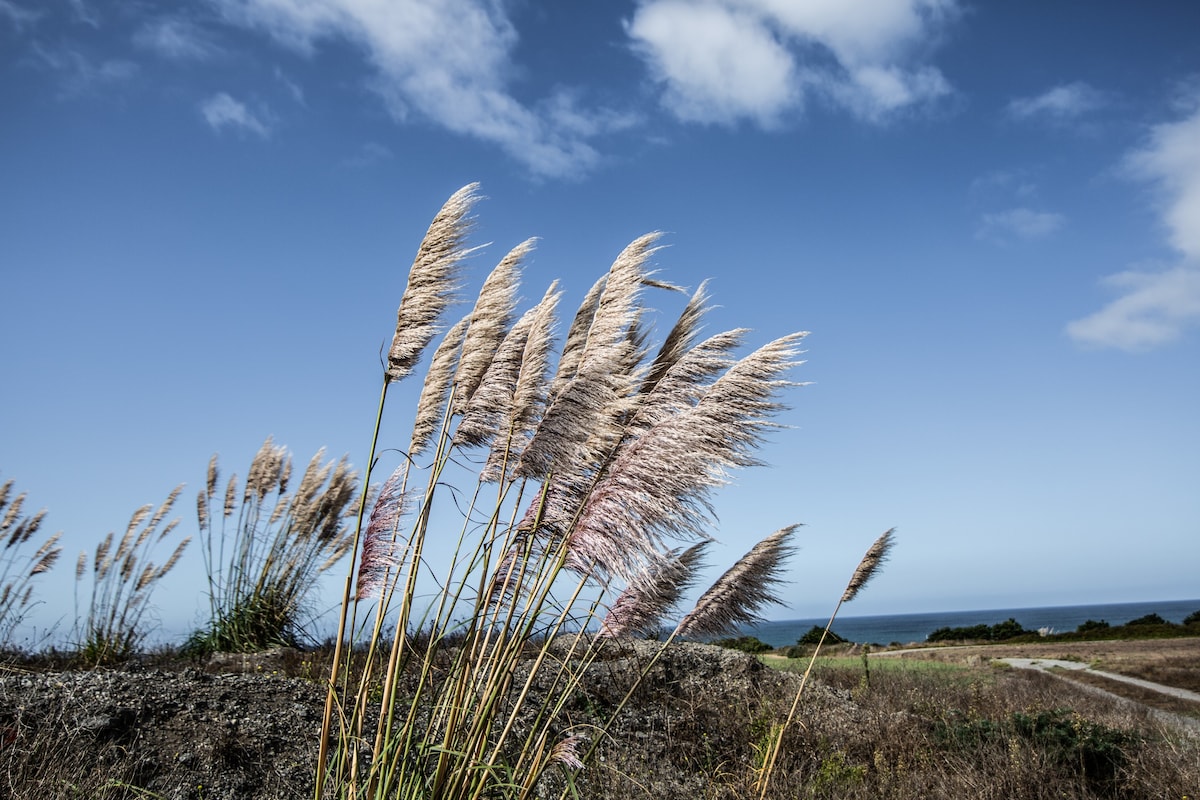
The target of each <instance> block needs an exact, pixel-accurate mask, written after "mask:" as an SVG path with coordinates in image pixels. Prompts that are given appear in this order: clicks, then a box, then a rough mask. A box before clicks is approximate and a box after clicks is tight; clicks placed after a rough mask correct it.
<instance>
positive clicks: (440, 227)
mask: <svg viewBox="0 0 1200 800" xmlns="http://www.w3.org/2000/svg"><path fill="white" fill-rule="evenodd" d="M478 188H479V185H478V184H475V183H472V184H469V185H467V186H464V187H463V188H462V189H459V190H458V191H457V192H455V193H454V195H452V196H451V197H450V199H449V200H447V201H446V204H445V205H444V206H442V209H441V211H439V212H438V214H437V216H436V217H434V220H433V223H432V224H431V225H430V226H429V230H428V231H427V232H426V234H425V238H424V240H423V241H422V242H421V246H420V247H419V248H418V249H417V256H416V258H415V259H414V260H413V265H412V268H411V270H410V271H409V275H408V286H407V287H406V288H405V290H404V295H403V297H401V298H400V307H399V309H398V311H397V312H396V333H395V335H394V336H393V337H392V346H391V348H390V349H389V351H388V365H387V380H388V381H389V382H392V381H398V380H401V379H403V378H405V377H407V376H408V375H409V374H411V373H412V370H413V367H415V366H416V364H417V361H418V360H420V357H421V352H422V351H423V350H424V349H425V347H426V346H427V345H428V344H429V342H430V341H431V340H432V339H433V337H434V335H435V333H436V330H437V323H438V320H439V319H440V318H441V315H442V312H443V311H444V310H445V308H446V306H447V305H449V304H450V303H451V302H452V300H453V298H454V294H455V292H456V291H457V289H458V269H459V266H460V264H461V262H462V261H463V259H464V258H466V257H467V256H468V255H469V254H470V252H471V251H470V250H468V249H466V248H465V247H464V246H463V244H464V242H465V241H466V238H467V234H468V233H469V231H470V228H471V223H470V219H469V218H468V216H467V215H468V214H469V213H470V210H471V208H472V206H474V204H475V202H476V201H477V200H478V199H479V196H478V194H477V190H478Z"/></svg>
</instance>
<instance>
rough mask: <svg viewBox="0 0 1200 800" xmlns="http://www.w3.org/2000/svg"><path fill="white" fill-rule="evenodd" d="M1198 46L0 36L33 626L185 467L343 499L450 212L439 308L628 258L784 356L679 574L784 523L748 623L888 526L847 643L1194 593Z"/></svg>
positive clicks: (1111, 7)
mask: <svg viewBox="0 0 1200 800" xmlns="http://www.w3.org/2000/svg"><path fill="white" fill-rule="evenodd" d="M1197 32H1200V6H1197V5H1195V4H1192V3H1182V2H1148V3H1140V4H1131V3H1120V2H1087V3H1083V2H1075V3H1054V4H1046V3H1039V2H1005V3H969V2H954V1H953V0H869V1H868V0H864V2H860V3H856V4H847V3H837V2H828V1H827V0H792V1H791V2H788V0H706V1H705V2H692V1H690V0H639V1H635V2H612V3H608V2H606V3H554V4H551V3H530V2H500V0H496V2H483V1H482V0H449V1H448V2H436V3H435V2H421V1H420V0H396V2H390V3H381V2H370V0H206V1H199V0H198V1H197V2H191V3H155V2H129V3H120V4H114V3H100V2H96V1H95V0H46V2H33V0H0V109H2V110H0V269H2V270H3V287H4V288H3V295H2V297H3V312H2V314H0V363H2V364H3V367H4V373H3V374H4V381H3V391H2V392H0V397H2V398H3V400H2V406H0V408H2V409H3V413H2V414H0V478H4V479H7V478H12V479H14V480H15V481H16V485H17V487H18V488H19V489H20V490H23V491H25V492H27V493H28V503H29V504H30V505H31V507H33V508H37V507H43V506H44V507H46V508H47V509H48V511H49V513H48V517H47V520H46V527H47V528H48V529H49V530H50V531H54V530H61V531H63V542H64V544H65V546H66V555H65V559H64V561H65V563H64V565H62V566H60V567H59V568H58V569H57V570H56V571H55V572H54V573H52V574H50V575H48V576H46V577H47V579H46V580H45V581H44V582H43V583H42V584H41V586H42V597H43V599H44V600H45V601H46V602H45V604H44V605H43V606H41V607H40V608H39V609H38V612H37V614H36V619H35V621H36V622H37V624H39V625H41V626H43V627H44V626H49V625H52V624H54V623H55V621H56V620H62V619H65V618H67V617H69V615H70V610H71V593H72V584H73V581H72V577H73V575H72V569H71V564H73V562H74V556H75V554H77V553H78V552H79V551H80V550H81V549H85V548H87V549H91V548H93V547H94V546H95V543H96V542H97V541H98V540H99V539H100V538H101V537H102V536H103V535H104V533H105V532H107V531H109V530H114V529H118V530H123V528H124V525H125V523H126V521H127V520H128V518H129V515H130V513H131V512H132V511H133V510H134V509H135V508H136V507H138V506H139V505H142V504H143V503H156V502H159V501H160V500H161V499H162V498H163V497H164V496H165V495H166V494H167V492H168V491H169V490H170V489H171V488H172V487H173V486H175V485H176V484H177V483H180V482H186V483H187V484H188V489H187V491H186V492H185V498H187V497H193V496H194V493H195V491H196V490H198V489H199V488H200V486H201V485H202V483H203V480H204V470H205V465H206V464H207V461H208V459H209V457H210V456H211V455H212V454H213V453H214V452H215V453H219V454H220V458H221V463H222V466H223V468H224V469H225V471H226V474H228V472H229V471H244V469H245V466H246V465H247V463H248V462H249V460H250V458H251V456H252V455H253V453H254V452H255V450H257V448H258V446H259V445H260V444H261V442H262V441H263V440H264V439H265V438H266V437H267V436H268V435H273V436H274V438H275V440H276V441H277V442H279V443H282V444H286V445H287V446H288V447H289V448H291V450H292V451H293V453H294V454H295V457H296V459H297V460H298V461H301V462H304V461H307V459H308V458H309V457H310V456H311V455H312V453H313V452H315V451H316V450H317V448H319V447H327V448H328V449H329V452H330V453H331V454H332V455H340V454H342V453H347V454H349V456H350V459H351V460H352V461H354V463H355V464H357V465H359V466H361V465H362V463H363V462H364V461H365V459H366V450H367V446H368V444H369V436H370V427H371V422H372V419H373V414H374V406H375V403H376V400H377V386H378V379H379V366H378V364H379V361H378V354H379V350H380V348H381V346H383V345H385V344H386V342H387V341H388V340H389V339H390V336H391V326H392V324H393V322H394V319H395V316H394V315H395V307H396V304H397V302H398V300H399V297H400V295H401V293H402V292H403V289H404V280H405V276H406V273H407V268H408V264H409V263H410V261H411V258H412V254H413V252H414V251H415V248H416V246H417V244H418V242H419V240H420V237H421V235H422V234H423V232H424V230H425V227H426V226H427V225H428V223H429V221H430V219H431V218H432V215H433V213H434V212H435V211H436V210H437V208H438V207H439V206H440V204H441V203H442V202H443V201H444V200H445V199H446V198H447V197H448V196H449V195H450V194H451V193H452V192H453V191H454V190H456V189H458V188H459V187H460V186H463V185H464V184H466V183H469V182H472V181H479V182H480V183H481V184H482V191H483V193H484V194H485V195H486V197H487V198H488V199H487V200H485V201H484V202H483V203H481V204H480V206H479V207H478V209H477V214H478V219H479V221H478V226H477V233H476V235H475V241H476V243H485V242H492V243H493V244H492V246H491V247H490V248H489V249H488V250H487V251H486V253H485V254H484V255H481V256H479V257H477V258H475V259H474V260H473V261H472V263H471V271H470V274H471V275H472V278H473V280H474V281H475V284H474V285H476V286H477V285H478V282H479V281H481V280H482V278H483V276H484V275H485V274H486V272H487V271H488V270H489V269H490V267H491V266H492V265H493V264H494V262H495V260H497V259H499V258H500V256H502V255H503V254H504V253H505V252H507V250H508V249H509V248H510V247H512V246H514V245H515V244H517V243H518V242H520V241H522V240H524V239H525V238H527V237H529V236H537V237H540V238H539V243H538V249H537V251H536V253H535V255H534V257H533V259H532V261H531V263H530V265H529V266H528V268H527V269H526V272H525V281H524V286H525V289H524V296H525V297H526V298H527V300H529V301H535V300H536V299H538V298H540V297H541V294H542V292H543V290H544V288H545V287H546V285H548V284H549V282H550V281H551V280H552V279H555V278H558V279H561V280H562V281H563V288H564V289H565V290H566V292H567V295H566V297H565V298H564V304H563V308H566V309H573V308H574V307H575V305H576V304H577V303H578V301H579V299H581V297H582V295H583V293H584V291H586V289H587V288H588V287H589V286H590V285H591V284H592V282H593V281H594V280H595V278H596V277H598V276H599V275H600V274H601V273H602V272H603V271H604V270H606V269H607V267H608V265H609V263H611V261H612V259H613V257H614V256H615V255H616V254H617V253H618V252H619V251H620V249H621V248H622V247H623V246H624V245H625V244H627V243H628V242H629V241H631V240H632V239H633V238H635V237H636V236H638V235H640V234H642V233H645V232H648V231H652V230H661V231H664V232H666V236H665V238H664V242H665V243H666V244H667V245H668V247H667V248H666V249H665V250H663V251H661V252H660V253H659V254H658V255H657V256H656V263H657V266H658V268H659V269H660V270H661V274H662V276H663V277H664V278H666V279H667V280H670V281H672V282H675V283H678V284H683V285H686V286H690V287H695V286H696V285H698V284H699V282H700V281H701V280H703V279H705V278H711V279H712V283H711V285H710V288H711V291H712V294H713V296H714V299H715V301H716V302H717V303H718V304H719V305H720V308H719V309H718V310H717V311H716V312H715V313H714V314H713V315H712V317H711V318H710V321H709V327H708V329H709V330H710V331H716V330H722V329H726V328H731V327H737V326H743V325H745V326H749V327H752V328H753V329H754V333H753V334H752V335H751V337H750V339H751V342H752V343H754V344H761V343H764V342H766V341H768V340H770V339H774V338H776V337H778V336H781V335H783V334H785V333H788V332H791V331H794V330H807V331H811V332H812V333H811V335H810V336H809V337H808V339H807V340H806V343H805V347H806V350H807V353H806V358H807V363H806V364H804V365H803V366H802V367H800V368H799V369H798V370H797V371H796V372H795V374H794V378H795V379H796V380H799V381H810V382H811V384H810V385H808V386H805V387H803V388H799V389H796V390H794V391H792V392H790V393H789V394H788V397H787V399H788V401H789V403H790V405H791V410H790V411H789V412H787V413H786V414H785V415H784V416H783V418H782V420H781V421H783V422H785V423H787V424H788V425H790V426H793V427H792V428H791V429H788V430H783V431H780V432H778V433H777V434H775V435H773V436H772V438H771V440H770V443H769V445H768V446H767V447H766V448H765V449H764V450H763V452H762V456H763V457H764V458H765V459H766V460H767V461H768V462H769V464H770V467H769V468H766V469H757V470H751V471H747V472H743V473H739V474H738V475H737V476H735V485H734V486H731V487H729V489H728V490H726V491H724V492H722V493H721V494H720V496H719V497H718V502H717V512H718V515H719V518H720V522H719V526H718V527H717V528H715V529H714V534H715V535H716V536H717V537H718V539H719V540H720V541H721V546H720V547H717V548H714V550H713V551H712V561H713V567H712V569H711V570H710V573H711V574H710V577H715V575H716V574H719V572H720V570H721V569H723V568H724V567H725V566H726V565H727V564H728V563H730V562H732V561H733V560H734V559H736V558H737V557H738V556H739V555H740V554H741V553H742V552H744V551H745V550H746V549H747V548H749V546H750V545H751V544H752V543H753V542H754V541H756V540H757V539H758V538H761V537H762V536H765V535H766V534H767V533H770V532H771V531H773V530H775V529H777V528H779V527H782V526H784V525H787V524H790V523H793V522H802V523H805V527H804V528H803V529H802V531H801V533H800V536H799V544H800V547H801V550H800V552H799V554H798V555H797V557H796V558H795V559H794V560H793V562H792V566H791V568H790V572H789V575H790V577H791V578H792V579H793V583H792V585H791V586H790V587H789V588H788V589H787V590H786V591H785V595H786V596H787V599H788V607H786V608H774V609H771V610H770V611H769V612H768V616H771V617H773V618H788V617H806V616H817V615H820V614H823V613H827V612H828V610H829V609H830V608H831V606H832V604H833V602H834V601H835V600H836V598H837V596H838V594H840V592H841V587H842V585H843V584H844V582H845V580H846V578H847V577H848V576H849V573H850V571H851V570H852V569H853V567H854V565H855V563H856V562H857V560H858V558H859V556H860V555H861V554H862V552H863V550H864V549H865V548H866V547H867V545H869V544H870V542H871V541H872V540H873V539H874V538H875V537H876V536H877V535H879V534H880V533H881V532H882V531H883V530H885V529H887V528H889V527H891V526H897V527H898V537H899V541H898V545H897V548H896V550H895V553H894V557H893V559H892V561H891V563H890V564H889V566H888V568H887V570H886V571H885V573H884V574H882V575H881V576H880V578H879V579H878V580H877V582H876V583H874V584H873V585H872V587H871V588H870V590H868V591H867V592H865V593H864V594H863V595H862V596H861V597H860V598H859V599H857V600H856V601H855V603H854V605H853V606H852V607H850V608H848V609H847V610H846V611H847V613H857V614H877V613H892V612H896V613H900V612H909V611H924V610H946V609H960V608H963V609H965V608H990V607H991V608H1002V607H1017V606H1029V605H1051V604H1071V603H1091V602H1119V601H1127V600H1128V601H1134V600H1154V599H1186V598H1192V597H1198V596H1200V584H1197V581H1196V577H1195V565H1196V563H1197V560H1198V557H1200V535H1198V534H1200V491H1198V490H1197V487H1198V486H1200V425H1198V424H1197V412H1196V397H1197V396H1198V395H1200V369H1198V367H1200V331H1198V330H1197V329H1198V327H1200V325H1198V323H1200V37H1197V35H1196V34H1197ZM653 303H654V304H656V306H657V307H659V308H661V309H662V310H663V313H664V315H666V319H667V320H668V321H669V319H670V314H671V313H673V312H676V311H677V310H678V301H677V300H675V299H674V298H672V297H669V296H662V297H657V296H656V297H655V298H653ZM664 324H666V323H665V322H664ZM406 390H407V391H410V392H415V387H410V388H408V389H406ZM407 424H408V420H407V418H406V417H405V416H404V414H402V413H395V415H394V416H392V417H389V421H388V422H387V424H385V429H384V438H385V445H389V446H400V444H401V442H402V440H403V441H406V437H407V428H406V426H407ZM389 434H390V435H391V436H392V437H393V439H392V440H391V442H388V441H386V440H387V437H388V436H389ZM179 512H180V516H182V517H183V523H182V526H183V527H184V528H188V527H189V526H190V527H191V528H193V529H194V526H195V522H194V519H193V518H192V516H191V515H192V513H193V512H192V503H191V501H185V502H181V504H180V506H179ZM199 571H200V561H199V558H198V553H193V554H192V557H191V558H189V559H188V560H187V562H186V563H185V564H184V565H183V566H182V567H181V568H180V570H179V571H178V572H177V573H173V574H172V576H171V577H170V578H169V579H168V581H167V585H165V586H163V587H161V588H160V590H159V595H158V597H157V605H158V606H159V608H160V611H159V615H160V617H161V620H162V623H163V625H164V628H166V629H171V630H178V629H183V628H186V627H187V626H188V625H189V624H191V623H194V622H196V621H197V617H196V613H197V608H198V607H197V606H195V605H194V602H193V601H194V600H195V599H196V595H197V591H196V590H195V588H194V587H197V586H200V585H201V584H200V583H199V582H198V578H197V576H198V575H199ZM331 596H332V593H327V599H328V597H331ZM62 624H66V625H69V622H65V623H60V626H61V625H62Z"/></svg>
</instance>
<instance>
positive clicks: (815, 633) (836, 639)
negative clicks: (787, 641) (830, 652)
mask: <svg viewBox="0 0 1200 800" xmlns="http://www.w3.org/2000/svg"><path fill="white" fill-rule="evenodd" d="M822 633H825V629H824V628H822V627H821V626H820V625H813V626H812V627H811V628H809V629H808V632H807V633H805V634H804V635H803V636H801V637H800V638H799V639H797V640H796V644H820V642H821V634H822ZM848 641H850V640H849V639H843V638H842V637H841V636H838V635H837V634H836V633H834V632H833V631H830V632H829V633H827V634H825V644H845V643H846V642H848Z"/></svg>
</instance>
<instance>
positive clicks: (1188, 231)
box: [1067, 94, 1200, 350]
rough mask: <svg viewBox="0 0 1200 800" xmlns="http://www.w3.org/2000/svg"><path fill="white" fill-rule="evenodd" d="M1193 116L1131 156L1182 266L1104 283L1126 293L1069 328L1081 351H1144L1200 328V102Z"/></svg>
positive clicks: (1157, 132) (1159, 132)
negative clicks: (1152, 191) (1087, 347)
mask: <svg viewBox="0 0 1200 800" xmlns="http://www.w3.org/2000/svg"><path fill="white" fill-rule="evenodd" d="M1191 100H1192V101H1193V102H1192V104H1191V108H1192V111H1191V114H1190V116H1188V117H1186V118H1184V119H1183V120H1180V121H1178V122H1169V123H1164V124H1161V125H1157V126H1155V127H1154V128H1153V129H1152V130H1151V132H1150V136H1149V137H1148V139H1147V142H1146V144H1145V145H1143V146H1142V147H1141V148H1139V149H1138V150H1136V151H1134V152H1133V153H1131V154H1130V156H1129V157H1128V158H1127V160H1126V166H1127V167H1128V169H1129V171H1130V172H1131V174H1133V175H1134V176H1136V177H1139V178H1141V179H1144V180H1147V181H1150V182H1152V183H1153V184H1154V186H1155V188H1156V189H1157V191H1158V196H1159V205H1160V209H1161V213H1162V218H1163V223H1164V225H1165V227H1166V229H1167V235H1168V241H1169V243H1170V244H1171V246H1172V247H1174V248H1175V250H1177V251H1178V252H1179V253H1180V255H1181V261H1180V263H1178V264H1176V265H1175V266H1173V267H1170V268H1168V269H1164V270H1159V271H1145V270H1142V271H1126V272H1121V273H1118V274H1116V275H1111V276H1109V277H1107V278H1105V279H1104V283H1105V284H1107V285H1108V286H1110V287H1112V288H1114V289H1116V290H1118V291H1120V292H1122V294H1121V296H1120V297H1118V298H1117V299H1116V300H1114V301H1112V302H1111V303H1109V304H1108V305H1107V306H1105V307H1104V308H1102V309H1100V310H1099V311H1097V312H1095V313H1094V314H1091V315H1089V316H1087V317H1084V318H1083V319H1080V320H1076V321H1074V322H1072V323H1070V324H1069V325H1067V334H1068V335H1069V336H1070V337H1071V338H1073V339H1075V340H1076V341H1078V342H1081V343H1083V344H1091V345H1098V346H1103V347H1118V348H1122V349H1126V350H1144V349H1148V348H1151V347H1155V346H1158V345H1162V344H1166V343H1168V342H1171V341H1173V340H1175V339H1177V338H1179V337H1180V336H1181V335H1182V334H1183V332H1184V330H1186V329H1187V328H1189V327H1194V326H1197V325H1200V94H1198V95H1197V96H1196V97H1193V98H1191Z"/></svg>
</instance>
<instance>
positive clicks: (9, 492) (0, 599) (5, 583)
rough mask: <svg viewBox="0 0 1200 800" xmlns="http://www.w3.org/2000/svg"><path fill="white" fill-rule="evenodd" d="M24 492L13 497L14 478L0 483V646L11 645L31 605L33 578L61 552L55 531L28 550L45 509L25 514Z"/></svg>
mask: <svg viewBox="0 0 1200 800" xmlns="http://www.w3.org/2000/svg"><path fill="white" fill-rule="evenodd" d="M25 498H26V495H25V493H24V492H22V493H21V494H18V495H16V496H15V497H13V481H12V480H8V481H5V482H4V483H3V484H2V485H0V648H7V647H11V646H12V645H13V641H12V637H13V633H14V631H15V630H16V628H17V627H18V626H19V625H20V624H21V622H22V621H23V620H24V619H25V615H26V614H27V613H28V612H29V609H30V608H31V607H32V605H33V590H34V583H35V578H37V576H38V575H42V574H44V573H46V572H49V571H50V569H51V568H52V567H53V566H54V564H55V563H56V562H57V561H58V559H59V556H61V555H62V547H61V546H60V545H59V544H58V541H59V539H60V538H61V537H62V534H61V533H56V534H54V535H53V536H49V537H47V538H45V539H44V540H42V542H41V544H40V545H38V547H37V548H36V549H35V550H34V551H33V552H32V553H30V552H29V547H31V545H29V541H30V540H31V539H33V538H34V537H35V536H37V535H38V532H39V530H40V528H41V526H42V522H43V520H45V518H46V510H45V509H42V510H40V511H37V512H35V513H34V514H25V513H23V512H24V505H25Z"/></svg>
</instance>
